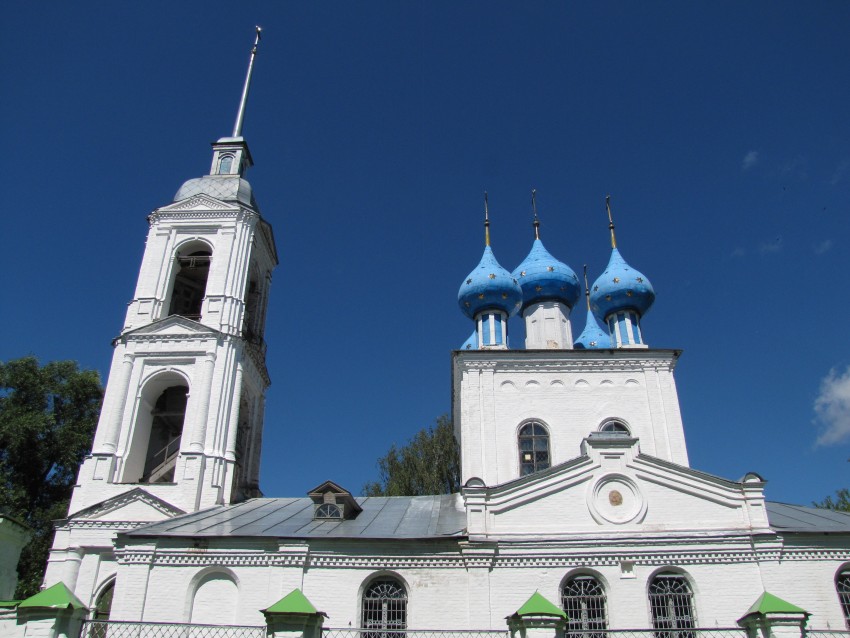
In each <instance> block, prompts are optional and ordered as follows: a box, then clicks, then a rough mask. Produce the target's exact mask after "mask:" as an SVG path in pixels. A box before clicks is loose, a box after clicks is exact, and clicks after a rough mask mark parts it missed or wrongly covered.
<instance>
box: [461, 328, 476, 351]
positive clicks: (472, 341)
mask: <svg viewBox="0 0 850 638" xmlns="http://www.w3.org/2000/svg"><path fill="white" fill-rule="evenodd" d="M460 349H461V350H478V331H477V330H473V331H472V334H471V335H469V339H467V340H466V341H464V342H463V345H462V346H461V347H460Z"/></svg>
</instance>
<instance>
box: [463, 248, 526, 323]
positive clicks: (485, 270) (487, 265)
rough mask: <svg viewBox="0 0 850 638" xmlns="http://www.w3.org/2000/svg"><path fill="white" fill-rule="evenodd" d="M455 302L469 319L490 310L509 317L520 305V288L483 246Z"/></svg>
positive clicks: (489, 250) (491, 252) (489, 249)
mask: <svg viewBox="0 0 850 638" xmlns="http://www.w3.org/2000/svg"><path fill="white" fill-rule="evenodd" d="M457 302H458V305H460V309H461V310H462V311H463V314H465V315H466V316H467V317H469V318H470V319H474V318H475V315H477V314H478V313H479V312H481V311H482V310H489V309H490V308H494V309H497V310H501V311H503V312H506V313H507V314H508V316H509V317H510V316H513V315H514V314H516V312H517V311H518V310H519V308H520V306H521V305H522V288H520V287H519V284H518V283H517V281H516V279H514V278H513V277H511V274H510V273H509V272H508V271H507V270H505V269H504V268H502V267H501V266H500V265H499V262H498V261H496V256H495V255H494V254H493V250H492V249H491V248H490V246H486V247H485V248H484V254H483V255H482V256H481V261H480V262H478V265H477V266H476V267H475V270H473V271H472V272H471V273H469V276H468V277H467V278H466V279H464V281H463V283H462V284H461V285H460V290H458V293H457Z"/></svg>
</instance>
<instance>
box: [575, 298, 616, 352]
mask: <svg viewBox="0 0 850 638" xmlns="http://www.w3.org/2000/svg"><path fill="white" fill-rule="evenodd" d="M573 347H574V348H575V349H576V350H599V349H603V350H604V349H606V348H611V347H612V346H611V335H609V334H608V332H606V331H604V330H602V328H600V327H599V322H598V321H597V320H596V317H595V316H594V314H593V311H592V310H590V309H589V308H588V310H587V323H585V325H584V330H582V331H581V334H580V335H579V336H578V339H576V340H575V343H574V344H573Z"/></svg>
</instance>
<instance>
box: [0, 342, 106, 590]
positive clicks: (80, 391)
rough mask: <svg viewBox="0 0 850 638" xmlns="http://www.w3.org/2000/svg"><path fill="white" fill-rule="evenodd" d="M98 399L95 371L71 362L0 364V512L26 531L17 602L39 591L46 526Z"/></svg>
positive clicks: (61, 510) (65, 492)
mask: <svg viewBox="0 0 850 638" xmlns="http://www.w3.org/2000/svg"><path fill="white" fill-rule="evenodd" d="M102 398H103V389H102V388H101V385H100V378H99V376H98V374H97V372H95V371H93V370H80V369H79V368H78V366H77V364H76V363H75V362H74V361H54V362H51V363H47V364H45V365H44V366H40V365H39V363H38V360H37V359H36V358H35V357H25V358H23V359H17V360H14V361H9V362H6V363H2V362H0V511H2V512H5V513H7V514H9V515H11V516H12V517H14V518H16V519H18V520H20V521H22V522H24V523H26V524H27V525H29V526H30V527H31V528H32V529H33V536H32V540H31V541H30V542H29V544H28V545H27V546H26V547H24V549H23V551H22V552H21V559H20V561H19V562H18V579H19V580H18V589H17V591H16V592H15V595H16V596H17V597H19V598H23V597H27V596H30V595H32V594H34V593H36V592H38V589H39V587H40V585H41V581H42V578H43V576H44V568H45V566H46V564H47V554H48V551H49V549H50V544H51V543H52V540H53V521H54V520H55V519H61V518H64V517H65V515H66V514H67V511H68V501H69V499H70V496H71V489H72V487H73V485H74V481H75V479H76V476H77V470H78V469H79V466H80V463H82V461H83V459H84V458H85V456H86V454H88V452H89V450H90V449H91V443H92V437H93V435H94V430H95V426H96V425H97V417H98V414H99V413H100V404H101V400H102Z"/></svg>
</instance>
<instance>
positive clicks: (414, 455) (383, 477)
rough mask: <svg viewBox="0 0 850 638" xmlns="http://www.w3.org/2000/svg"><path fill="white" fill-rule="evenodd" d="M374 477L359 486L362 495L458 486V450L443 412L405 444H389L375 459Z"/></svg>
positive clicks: (448, 490) (443, 491) (447, 489)
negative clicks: (434, 423)
mask: <svg viewBox="0 0 850 638" xmlns="http://www.w3.org/2000/svg"><path fill="white" fill-rule="evenodd" d="M378 471H379V475H380V478H379V479H378V481H374V482H372V483H367V484H366V485H364V486H363V494H365V495H366V496H422V495H425V494H451V493H453V492H457V491H458V490H459V489H460V450H459V448H458V444H457V440H456V439H455V435H454V428H453V427H452V422H451V420H450V419H449V417H448V416H447V415H443V416H441V417H439V418H438V419H437V423H436V425H435V426H432V427H428V428H423V429H422V430H420V431H419V432H418V433H417V434H416V436H414V437H413V438H412V439H410V441H408V442H407V445H404V446H403V447H396V445H395V444H393V445H392V446H391V447H390V449H389V451H388V452H387V454H386V456H383V457H381V458H380V459H378Z"/></svg>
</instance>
